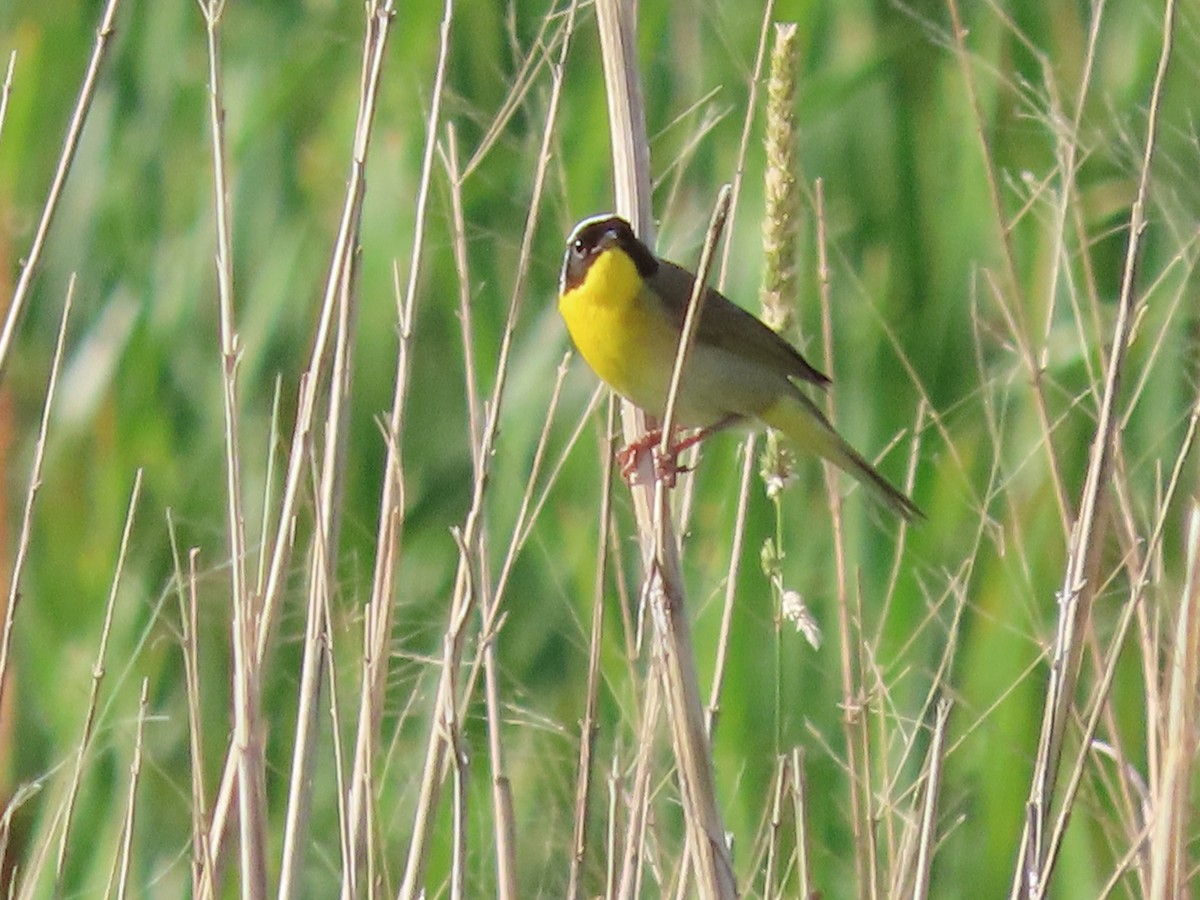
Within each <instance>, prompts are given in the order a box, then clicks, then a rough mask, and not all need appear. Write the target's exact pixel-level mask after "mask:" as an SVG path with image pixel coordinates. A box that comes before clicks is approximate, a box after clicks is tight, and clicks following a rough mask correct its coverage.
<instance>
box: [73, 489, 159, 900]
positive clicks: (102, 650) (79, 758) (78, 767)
mask: <svg viewBox="0 0 1200 900" xmlns="http://www.w3.org/2000/svg"><path fill="white" fill-rule="evenodd" d="M141 493H142V470H141V469H138V470H137V474H135V475H134V478H133V489H132V490H131V491H130V494H129V508H128V510H127V511H126V513H125V527H124V529H123V530H122V532H121V546H120V549H119V550H118V551H117V563H116V565H115V566H114V568H113V578H112V584H111V586H110V587H109V591H108V602H107V603H105V605H104V624H103V625H102V626H101V627H100V646H99V647H98V648H97V649H96V662H95V664H94V665H93V666H92V686H91V690H90V692H89V694H88V703H87V712H86V714H85V715H84V720H83V734H82V736H81V737H80V739H79V749H78V751H77V752H76V754H75V766H74V769H73V770H72V772H71V783H70V786H69V787H68V788H67V801H66V809H65V811H64V813H63V829H62V836H61V837H60V838H59V842H58V859H57V861H56V862H55V866H54V884H55V890H56V891H61V890H62V876H63V866H64V864H65V863H66V858H67V845H68V842H69V841H70V837H71V822H72V817H73V815H74V812H75V801H76V799H78V796H79V783H80V781H81V780H82V778H83V761H84V758H85V757H86V756H87V752H88V750H89V749H91V745H92V737H93V734H94V730H95V725H96V704H97V702H98V701H99V699H100V686H101V685H102V684H103V682H104V674H105V664H104V661H105V657H106V656H107V655H108V639H109V635H110V634H111V632H112V620H113V610H114V609H116V606H117V589H118V587H119V586H120V584H121V575H122V573H123V572H124V571H125V560H126V558H127V556H128V553H129V535H130V534H131V533H132V531H133V517H134V512H135V511H136V510H137V504H138V499H139V498H140V497H141Z"/></svg>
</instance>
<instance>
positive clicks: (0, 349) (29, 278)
mask: <svg viewBox="0 0 1200 900" xmlns="http://www.w3.org/2000/svg"><path fill="white" fill-rule="evenodd" d="M117 5H118V0H108V2H107V3H106V4H105V6H104V11H103V12H102V13H101V14H100V25H99V26H98V27H97V28H96V42H95V44H94V45H93V47H92V55H91V58H90V59H89V60H88V67H87V71H86V72H85V73H84V76H83V82H82V83H81V84H80V86H79V98H78V99H77V100H76V101H75V108H74V110H72V112H71V121H70V124H68V125H67V134H66V137H65V138H63V148H62V153H61V154H59V158H58V165H57V166H55V169H54V177H53V178H52V179H51V181H50V190H49V191H48V192H47V194H46V202H45V204H44V205H43V206H42V213H41V217H40V218H39V220H38V226H37V230H36V231H35V232H34V234H33V243H32V244H31V245H30V247H29V252H28V253H26V254H25V257H24V260H25V261H24V264H23V265H22V266H21V277H20V278H19V279H17V286H16V288H15V289H14V290H13V295H12V299H11V300H10V301H9V304H8V309H6V310H5V316H4V327H3V329H0V381H2V380H3V379H4V375H5V373H6V372H7V368H8V353H9V350H11V349H12V342H13V338H14V336H15V335H16V331H17V328H18V327H19V326H20V324H21V320H22V319H23V318H24V314H25V306H26V304H27V303H28V300H29V287H30V285H31V284H32V282H33V276H34V274H35V273H36V272H37V268H38V263H39V262H41V258H42V251H43V250H44V249H45V246H46V238H47V236H48V235H49V233H50V225H51V223H52V222H53V221H54V214H55V212H57V210H58V201H59V199H60V198H61V196H62V191H63V185H65V184H66V182H67V175H68V174H69V173H70V171H71V164H72V163H73V162H74V161H75V151H76V150H77V149H78V148H79V137H80V135H81V134H82V133H83V125H84V122H86V121H87V115H88V112H89V111H90V110H91V108H92V100H93V98H94V97H95V93H96V82H97V81H98V79H99V77H100V65H101V63H103V62H104V57H105V55H106V53H107V51H108V47H109V41H110V39H111V38H112V35H113V21H114V20H115V19H116V15H117ZM14 59H15V55H13V56H10V57H9V68H8V75H7V77H6V78H5V81H4V84H5V87H4V95H3V96H4V100H5V104H6V105H7V98H8V91H9V86H10V85H11V83H12V72H13V60H14Z"/></svg>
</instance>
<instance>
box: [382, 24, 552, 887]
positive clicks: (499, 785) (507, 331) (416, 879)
mask: <svg viewBox="0 0 1200 900" xmlns="http://www.w3.org/2000/svg"><path fill="white" fill-rule="evenodd" d="M572 8H573V7H572ZM573 27H574V16H573V14H572V15H570V16H568V19H567V22H566V24H565V25H564V26H563V28H562V41H563V44H562V45H561V48H560V52H561V53H563V54H565V52H566V47H567V46H568V44H569V37H570V31H571V29H572V28H573ZM561 61H562V60H561V59H560V64H559V65H558V66H557V67H555V68H554V70H553V80H552V87H551V97H550V104H549V108H548V110H547V114H546V121H545V124H544V128H543V132H542V144H541V148H540V152H539V155H538V159H537V163H536V168H535V170H534V182H533V190H532V192H531V199H530V203H529V212H528V215H527V218H526V222H525V228H524V232H523V236H522V241H521V250H520V253H519V256H518V261H517V275H516V279H515V282H514V285H513V291H512V296H511V299H510V302H509V307H508V315H507V318H506V320H505V324H504V331H503V332H502V335H501V340H500V352H499V355H498V358H497V362H496V377H495V381H494V385H493V389H492V395H491V399H490V401H489V403H488V404H487V405H486V409H487V411H488V415H487V420H486V422H485V424H484V428H483V432H482V434H481V436H480V447H479V452H478V454H477V458H478V459H480V460H482V461H484V462H485V463H486V465H484V466H482V467H481V468H480V469H479V471H478V472H477V473H476V476H475V479H474V485H473V493H472V497H471V505H470V508H469V510H468V512H467V516H466V521H465V524H464V525H463V527H462V529H461V530H460V531H459V532H458V533H457V539H458V542H459V550H460V556H459V564H458V572H457V574H456V576H455V584H454V591H453V596H452V599H451V604H450V622H449V624H448V626H447V629H446V634H445V637H444V639H443V649H442V658H441V669H440V673H439V680H438V687H437V698H438V699H437V701H436V704H437V709H438V712H437V713H436V714H435V716H434V723H433V726H432V727H431V729H430V733H429V739H428V743H427V745H426V751H425V761H424V764H423V767H422V770H421V771H422V776H421V786H420V791H419V796H418V801H417V810H416V814H415V816H414V823H413V836H412V841H411V843H410V844H409V848H408V855H407V860H406V862H405V868H404V878H403V881H402V883H401V886H400V891H399V894H398V896H399V897H400V898H416V897H418V896H419V895H420V894H421V893H422V892H423V891H424V890H425V885H424V878H425V866H426V864H427V862H428V853H429V842H430V840H431V838H432V829H433V826H434V818H435V813H436V811H437V808H438V805H439V801H440V795H441V788H442V785H443V783H444V781H445V779H446V776H447V774H448V772H447V769H448V766H447V763H448V760H447V752H448V750H449V749H450V746H449V741H450V740H451V738H452V737H453V736H454V735H456V734H457V733H458V730H459V728H460V727H461V716H462V715H463V710H464V707H465V704H466V702H467V700H468V699H469V697H470V693H471V691H472V690H473V687H474V683H475V680H474V675H473V674H472V676H471V678H470V680H469V682H468V684H469V687H468V690H467V691H461V690H460V689H459V686H458V679H459V673H458V669H459V667H460V666H461V664H462V658H463V649H464V645H465V640H466V626H467V623H468V619H469V617H470V615H471V613H472V611H473V610H474V608H475V606H476V604H477V603H479V602H480V598H481V597H482V598H483V603H484V609H483V610H482V613H483V615H484V621H485V625H484V628H483V629H482V631H481V641H482V648H481V649H482V655H483V656H484V658H485V661H486V658H487V656H488V654H490V653H494V641H495V633H494V629H493V626H494V623H495V622H496V621H497V620H498V619H497V616H498V614H499V606H498V604H496V603H493V602H492V601H491V600H489V598H488V597H487V595H486V585H485V584H484V583H483V582H482V580H481V578H482V576H483V575H484V574H485V571H484V567H483V565H482V560H483V559H484V558H485V535H484V533H483V516H484V512H485V505H486V499H487V495H488V487H489V482H490V477H491V466H492V460H493V459H494V450H495V446H496V440H497V435H498V433H499V424H500V412H501V410H502V408H503V400H504V397H505V393H504V392H505V387H506V385H507V383H508V374H509V358H510V355H511V351H512V340H513V334H514V332H515V330H516V325H517V318H518V315H519V313H520V311H521V306H522V301H523V299H524V294H525V287H526V282H527V279H528V275H529V267H530V259H531V256H532V247H533V235H534V233H535V231H536V227H537V221H538V214H539V212H540V209H541V197H542V192H543V188H544V185H545V181H546V172H547V169H548V165H549V156H550V136H551V134H552V132H553V130H554V126H555V122H556V121H557V114H558V102H559V97H560V96H561V86H562V76H563V66H562V64H561ZM489 741H490V748H491V751H492V754H493V763H494V765H500V760H499V757H498V754H499V749H500V747H499V744H498V742H497V741H498V731H497V730H496V728H490V730H489ZM497 771H499V772H500V773H501V774H500V775H499V776H497V774H496V772H497ZM502 771H503V770H502V768H501V769H499V770H493V789H494V794H493V798H494V811H495V812H496V816H497V817H496V819H495V827H496V829H497V831H496V837H497V842H498V845H499V849H498V851H497V863H498V866H499V869H500V871H499V872H498V873H497V874H498V878H499V879H500V885H501V892H502V896H510V894H509V893H508V891H509V890H510V889H511V890H512V891H515V884H516V875H515V872H513V871H512V864H513V860H515V848H514V847H513V846H512V843H511V839H512V830H513V829H512V824H511V821H510V819H511V813H510V811H509V805H510V803H509V801H508V799H507V798H506V793H507V788H506V786H505V781H504V778H503V775H502ZM506 886H507V887H506Z"/></svg>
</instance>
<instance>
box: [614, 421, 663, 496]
mask: <svg viewBox="0 0 1200 900" xmlns="http://www.w3.org/2000/svg"><path fill="white" fill-rule="evenodd" d="M661 441H662V431H661V430H659V429H657V428H654V429H652V430H650V431H647V432H646V433H645V434H643V435H642V436H641V437H640V438H638V439H637V440H636V441H634V442H633V443H631V444H627V445H626V446H624V447H622V448H621V449H620V450H618V451H617V466H618V467H619V468H620V470H621V477H622V478H624V479H625V481H626V482H627V483H629V484H633V483H634V481H633V479H634V476H635V475H637V464H638V456H639V455H641V454H642V453H644V452H645V451H647V450H651V449H653V448H654V447H656V446H658V444H659V443H660V442H661Z"/></svg>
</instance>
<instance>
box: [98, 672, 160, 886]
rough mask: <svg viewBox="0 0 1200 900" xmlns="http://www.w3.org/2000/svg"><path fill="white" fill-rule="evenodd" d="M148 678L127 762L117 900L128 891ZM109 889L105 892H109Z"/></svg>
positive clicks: (116, 870) (144, 679) (140, 775)
mask: <svg viewBox="0 0 1200 900" xmlns="http://www.w3.org/2000/svg"><path fill="white" fill-rule="evenodd" d="M149 693H150V679H148V678H143V679H142V697H141V700H139V701H138V716H137V731H136V733H135V735H134V741H133V761H132V762H131V763H130V764H129V792H128V794H127V796H126V798H125V822H124V824H123V826H122V827H121V850H120V852H119V853H118V854H117V857H116V860H115V862H116V866H115V867H114V875H115V881H116V896H117V900H125V897H126V895H127V894H128V893H129V870H130V864H131V862H132V860H133V823H134V817H135V816H134V814H135V812H136V810H137V791H138V785H139V784H140V783H141V777H142V738H143V737H144V736H145V733H146V715H147V712H148V710H149V707H150V702H149ZM111 892H112V890H111V884H110V889H109V891H108V892H107V893H111Z"/></svg>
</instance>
